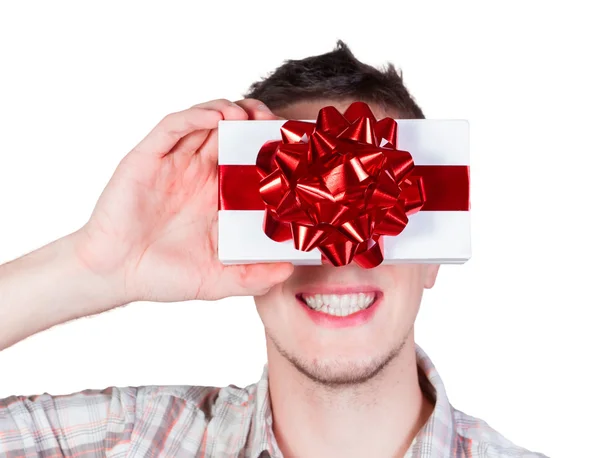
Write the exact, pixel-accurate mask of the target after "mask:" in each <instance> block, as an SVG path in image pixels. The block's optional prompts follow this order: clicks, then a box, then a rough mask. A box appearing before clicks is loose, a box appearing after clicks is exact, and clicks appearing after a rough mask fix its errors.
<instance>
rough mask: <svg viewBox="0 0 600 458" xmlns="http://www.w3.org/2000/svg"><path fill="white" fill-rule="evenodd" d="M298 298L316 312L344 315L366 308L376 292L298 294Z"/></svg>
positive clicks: (374, 298) (372, 300)
mask: <svg viewBox="0 0 600 458" xmlns="http://www.w3.org/2000/svg"><path fill="white" fill-rule="evenodd" d="M298 299H300V300H301V301H302V302H304V303H305V304H306V306H307V307H308V308H310V309H311V310H314V311H316V312H321V313H324V314H326V315H331V316H340V317H345V316H349V315H353V314H355V313H359V312H362V311H364V310H367V309H368V308H369V307H371V305H373V303H374V302H375V301H376V300H377V293H376V292H364V293H363V292H361V293H351V294H299V295H298Z"/></svg>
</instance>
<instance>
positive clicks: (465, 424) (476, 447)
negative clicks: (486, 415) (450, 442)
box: [453, 409, 548, 458]
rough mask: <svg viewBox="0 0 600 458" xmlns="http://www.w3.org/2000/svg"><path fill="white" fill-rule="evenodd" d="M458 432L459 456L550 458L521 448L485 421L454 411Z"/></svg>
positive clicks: (475, 457) (474, 457)
mask: <svg viewBox="0 0 600 458" xmlns="http://www.w3.org/2000/svg"><path fill="white" fill-rule="evenodd" d="M453 414H454V422H455V425H456V432H457V435H458V437H457V444H456V448H457V455H456V456H464V457H473V458H508V457H510V458H548V457H547V456H546V455H544V454H542V453H537V452H533V451H530V450H527V449H525V448H523V447H520V446H518V445H516V444H514V443H512V442H511V441H510V440H508V439H507V438H506V437H504V436H503V435H502V434H500V433H499V432H498V431H496V430H495V429H493V428H492V427H491V426H490V425H488V424H487V423H486V422H485V421H483V420H481V419H479V418H475V417H472V416H470V415H467V414H465V413H464V412H461V411H460V410H457V409H453Z"/></svg>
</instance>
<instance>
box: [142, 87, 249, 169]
mask: <svg viewBox="0 0 600 458" xmlns="http://www.w3.org/2000/svg"><path fill="white" fill-rule="evenodd" d="M223 119H238V120H244V119H248V114H247V113H246V111H245V110H244V109H243V108H241V107H240V106H238V105H237V104H235V103H233V102H230V101H229V100H226V99H217V100H211V101H210V102H205V103H200V104H198V105H194V106H192V107H190V108H188V109H187V110H183V111H179V112H176V113H171V114H169V115H167V116H165V117H164V118H163V119H162V121H160V122H159V123H158V124H157V125H156V127H155V128H154V129H152V131H151V132H150V133H149V134H148V135H147V136H146V137H145V138H144V139H143V140H142V141H141V142H140V143H139V144H138V145H137V146H136V147H135V148H134V149H135V150H137V151H139V152H142V153H145V154H156V155H158V156H160V157H162V156H164V155H165V154H168V153H169V152H170V151H171V149H173V148H174V147H175V145H177V143H178V142H179V141H180V140H182V139H183V138H184V137H185V136H186V135H189V134H191V133H193V132H197V131H209V130H213V129H216V128H217V125H218V123H219V121H221V120H223ZM202 138H203V137H202V135H195V136H194V139H193V141H191V142H190V143H194V141H195V140H197V139H202ZM188 146H189V145H186V148H185V149H186V150H189V147H188ZM198 146H199V145H198Z"/></svg>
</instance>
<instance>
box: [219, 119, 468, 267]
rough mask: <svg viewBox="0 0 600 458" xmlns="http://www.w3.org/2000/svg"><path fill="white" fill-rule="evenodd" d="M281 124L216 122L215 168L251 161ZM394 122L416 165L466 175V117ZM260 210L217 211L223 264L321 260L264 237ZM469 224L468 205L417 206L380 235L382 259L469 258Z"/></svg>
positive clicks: (428, 260) (460, 260)
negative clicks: (397, 228) (404, 221)
mask: <svg viewBox="0 0 600 458" xmlns="http://www.w3.org/2000/svg"><path fill="white" fill-rule="evenodd" d="M285 122H286V121H285V120H277V121H220V122H219V128H218V135H219V156H218V163H219V166H220V167H221V168H223V166H236V165H238V166H240V165H241V166H244V165H246V166H248V165H255V163H256V157H257V154H258V151H259V150H260V148H261V147H262V145H263V144H264V143H265V142H267V141H270V140H280V139H281V133H280V128H281V126H282V125H283V124H284V123H285ZM396 122H397V124H398V137H397V145H396V147H397V149H398V150H405V151H408V152H409V153H410V154H411V155H412V157H413V160H414V162H415V165H416V166H450V167H452V166H463V167H461V168H462V169H463V170H464V169H465V168H467V173H468V166H469V123H468V121H465V120H430V119H410V120H407V119H399V120H396ZM415 175H418V173H417V172H415ZM239 188H240V192H241V193H243V192H244V183H239ZM450 191H451V190H448V192H450ZM444 192H445V191H444ZM467 193H468V191H467ZM438 194H439V193H438ZM467 200H468V196H467ZM264 214H265V211H264V210H233V209H220V210H219V214H218V217H219V221H218V256H219V260H220V261H221V262H222V263H223V264H246V263H255V262H276V261H286V262H292V263H293V264H296V265H320V264H322V263H323V261H322V255H321V252H320V251H319V250H318V249H316V248H315V249H314V250H312V251H309V252H304V251H300V250H297V249H296V248H295V247H294V244H293V241H291V240H290V241H287V242H276V241H273V240H271V239H270V238H269V237H267V236H266V235H265V233H264V232H263V218H264ZM470 226H471V225H470V206H469V205H468V204H467V207H466V208H463V209H460V210H441V211H437V210H435V211H425V210H421V211H419V212H417V213H415V214H412V215H410V216H409V223H408V225H407V226H406V228H405V229H404V230H403V231H402V232H401V233H400V234H399V235H398V236H395V237H391V236H384V237H382V245H383V255H384V261H383V263H384V264H394V263H408V262H410V263H443V264H461V263H464V262H466V261H467V260H468V259H469V258H470V257H471V233H470V230H471V227H470Z"/></svg>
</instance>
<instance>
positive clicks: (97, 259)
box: [61, 227, 134, 313]
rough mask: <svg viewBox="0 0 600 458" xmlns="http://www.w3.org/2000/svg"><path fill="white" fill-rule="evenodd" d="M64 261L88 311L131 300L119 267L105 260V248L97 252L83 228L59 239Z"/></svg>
mask: <svg viewBox="0 0 600 458" xmlns="http://www.w3.org/2000/svg"><path fill="white" fill-rule="evenodd" d="M61 241H62V243H63V247H64V249H62V252H63V253H64V257H65V258H64V262H65V263H66V265H67V266H69V267H68V269H69V271H70V273H71V275H73V280H74V282H76V283H77V284H78V285H79V287H80V288H81V290H80V294H82V295H84V296H86V298H87V300H86V303H87V304H89V307H90V308H91V309H92V310H91V313H99V312H103V311H106V310H109V309H111V308H115V307H119V306H121V305H125V304H128V303H130V302H133V300H134V299H133V298H132V297H129V295H128V294H127V290H126V287H125V275H124V273H123V270H122V268H120V267H119V266H118V265H116V264H114V263H113V264H111V263H109V262H107V261H108V259H109V256H108V250H109V249H110V247H106V251H105V252H102V251H99V250H98V249H96V248H95V247H94V244H93V243H92V242H91V240H90V237H89V234H88V232H87V231H86V229H85V227H84V228H82V229H80V230H78V231H76V232H73V233H72V234H69V235H67V236H66V237H64V238H63V239H61Z"/></svg>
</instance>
